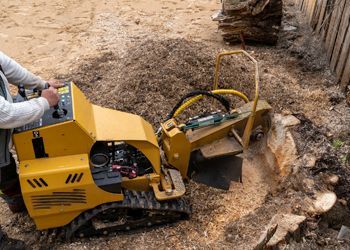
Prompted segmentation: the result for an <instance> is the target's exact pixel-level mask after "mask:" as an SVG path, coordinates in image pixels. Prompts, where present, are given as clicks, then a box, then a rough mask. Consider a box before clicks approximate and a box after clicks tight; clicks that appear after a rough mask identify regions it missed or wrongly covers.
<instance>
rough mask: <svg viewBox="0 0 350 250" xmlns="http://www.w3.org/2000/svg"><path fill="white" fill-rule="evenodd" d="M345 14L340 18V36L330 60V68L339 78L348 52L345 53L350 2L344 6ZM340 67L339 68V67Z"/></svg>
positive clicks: (349, 22)
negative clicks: (344, 55)
mask: <svg viewBox="0 0 350 250" xmlns="http://www.w3.org/2000/svg"><path fill="white" fill-rule="evenodd" d="M344 10H345V11H344V12H343V15H342V16H339V19H341V21H340V25H339V29H338V36H337V39H336V41H335V45H334V48H333V51H332V57H331V58H330V59H331V60H330V62H331V63H330V66H331V69H332V70H336V74H337V75H338V76H339V75H341V72H342V71H343V66H344V64H345V58H344V57H342V55H343V54H344V53H345V54H346V53H347V51H343V49H346V46H348V44H346V41H345V40H346V35H347V33H349V25H350V20H349V19H350V2H347V3H346V5H345V6H344ZM337 65H339V67H338V66H337Z"/></svg>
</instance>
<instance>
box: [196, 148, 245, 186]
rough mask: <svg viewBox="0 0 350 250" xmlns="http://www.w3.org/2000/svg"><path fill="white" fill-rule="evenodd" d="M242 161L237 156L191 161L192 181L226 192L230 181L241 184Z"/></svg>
mask: <svg viewBox="0 0 350 250" xmlns="http://www.w3.org/2000/svg"><path fill="white" fill-rule="evenodd" d="M242 164H243V159H242V158H241V157H238V156H232V155H229V156H224V157H220V158H215V159H210V160H204V161H192V163H191V165H192V170H193V172H192V174H191V177H192V179H193V180H194V181H196V182H198V183H202V184H205V185H208V186H211V187H214V188H218V189H224V190H228V189H229V188H230V184H231V181H236V182H242Z"/></svg>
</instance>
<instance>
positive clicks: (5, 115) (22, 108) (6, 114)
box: [0, 96, 50, 129]
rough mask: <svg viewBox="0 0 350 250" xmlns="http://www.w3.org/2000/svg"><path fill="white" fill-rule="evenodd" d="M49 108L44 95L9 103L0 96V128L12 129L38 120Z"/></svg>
mask: <svg viewBox="0 0 350 250" xmlns="http://www.w3.org/2000/svg"><path fill="white" fill-rule="evenodd" d="M49 108H50V106H49V103H48V102H47V100H46V99H45V98H44V97H39V98H33V99H31V100H29V101H25V102H19V103H10V102H8V101H7V100H5V98H4V97H2V96H0V129H12V128H17V127H20V126H23V125H25V124H27V123H30V122H33V121H36V120H39V119H40V118H41V117H42V116H43V114H44V112H45V111H46V110H48V109H49Z"/></svg>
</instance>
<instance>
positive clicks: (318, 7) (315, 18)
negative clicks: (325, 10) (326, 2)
mask: <svg viewBox="0 0 350 250" xmlns="http://www.w3.org/2000/svg"><path fill="white" fill-rule="evenodd" d="M321 5H322V0H317V1H316V4H315V12H314V16H313V17H312V20H311V27H312V29H313V30H315V29H316V26H317V22H318V19H319V17H320V13H321Z"/></svg>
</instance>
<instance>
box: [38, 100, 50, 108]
mask: <svg viewBox="0 0 350 250" xmlns="http://www.w3.org/2000/svg"><path fill="white" fill-rule="evenodd" d="M38 101H39V102H40V103H41V105H42V106H43V107H44V111H47V110H49V109H50V104H49V102H48V101H47V100H46V98H44V97H39V98H38Z"/></svg>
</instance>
